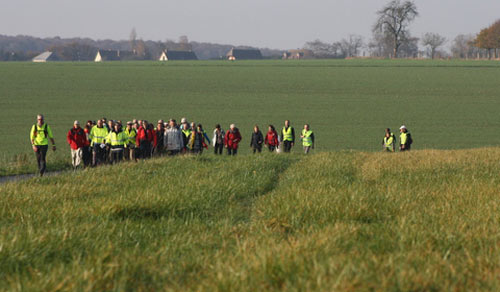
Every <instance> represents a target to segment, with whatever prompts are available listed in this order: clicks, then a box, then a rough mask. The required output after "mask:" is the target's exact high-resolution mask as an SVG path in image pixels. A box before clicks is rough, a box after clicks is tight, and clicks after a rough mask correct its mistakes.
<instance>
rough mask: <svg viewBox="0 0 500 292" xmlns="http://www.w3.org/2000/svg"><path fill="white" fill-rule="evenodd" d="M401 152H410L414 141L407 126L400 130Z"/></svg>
mask: <svg viewBox="0 0 500 292" xmlns="http://www.w3.org/2000/svg"><path fill="white" fill-rule="evenodd" d="M399 132H400V135H399V151H410V150H411V144H413V139H412V138H411V134H410V132H408V129H407V128H406V126H405V125H402V126H401V127H400V128H399Z"/></svg>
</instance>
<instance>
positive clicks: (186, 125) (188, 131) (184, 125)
mask: <svg viewBox="0 0 500 292" xmlns="http://www.w3.org/2000/svg"><path fill="white" fill-rule="evenodd" d="M182 121H183V122H182V124H181V132H182V134H183V137H182V138H183V139H184V148H183V149H182V150H181V152H183V153H186V152H188V150H189V149H188V137H189V135H190V134H191V128H190V126H189V123H188V122H187V120H186V118H182Z"/></svg>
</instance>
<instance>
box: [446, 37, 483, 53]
mask: <svg viewBox="0 0 500 292" xmlns="http://www.w3.org/2000/svg"><path fill="white" fill-rule="evenodd" d="M474 39H475V36H474V35H464V34H460V35H457V36H456V37H455V39H454V40H453V43H452V45H451V53H452V54H453V57H454V58H459V59H469V58H475V57H476V56H477V55H478V54H479V53H480V52H479V49H478V48H476V47H475V46H474Z"/></svg>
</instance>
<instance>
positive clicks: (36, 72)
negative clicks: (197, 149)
mask: <svg viewBox="0 0 500 292" xmlns="http://www.w3.org/2000/svg"><path fill="white" fill-rule="evenodd" d="M499 80H500V62H498V61H408V60H397V61H393V60H331V61H322V60H313V61H281V60H276V61H239V62H227V61H197V62H166V63H160V62H117V63H102V64H95V63H46V64H33V63H0V117H1V120H2V123H1V125H2V126H1V127H0V135H1V137H3V141H2V143H0V161H1V162H0V175H2V174H3V175H5V174H8V173H16V172H34V170H35V169H34V165H33V163H34V158H33V157H32V154H31V153H30V144H29V142H28V131H29V128H30V126H31V125H33V123H34V122H35V116H36V114H37V113H44V114H45V116H46V120H47V122H48V123H49V124H50V125H51V126H52V127H53V129H54V131H55V135H56V142H57V145H58V147H59V150H58V152H56V154H55V155H54V154H49V157H48V159H49V169H56V168H63V167H64V166H65V165H66V166H67V165H68V163H69V147H68V146H67V144H66V142H65V134H66V132H67V131H68V129H69V128H70V127H71V125H72V122H73V120H75V119H78V120H80V121H85V120H88V119H93V120H95V119H98V118H101V117H103V116H105V117H107V118H110V119H121V120H124V121H125V120H130V119H132V118H139V119H148V120H150V121H156V120H158V119H160V118H162V119H168V118H171V117H173V118H177V119H180V118H181V117H184V116H185V117H187V118H188V119H189V120H190V121H196V122H201V123H202V124H203V125H204V126H205V129H206V130H207V132H211V130H212V129H213V126H214V125H215V124H216V123H221V124H222V125H223V126H224V127H225V128H226V129H227V127H228V126H229V124H230V123H233V122H234V123H236V124H237V126H239V128H240V130H241V131H242V133H243V138H244V140H243V142H242V151H241V153H242V154H244V153H248V152H249V151H248V143H249V138H250V133H251V129H252V126H253V125H254V124H258V125H260V126H261V128H266V125H268V124H270V123H272V124H274V125H275V126H279V127H281V126H282V124H283V121H284V120H285V119H290V120H291V121H292V125H293V126H295V128H296V129H297V130H300V129H301V128H302V126H303V124H304V123H310V124H311V127H312V129H313V130H314V131H315V133H316V137H317V150H318V151H324V150H342V149H355V150H362V151H377V150H379V149H380V145H379V144H380V142H381V137H382V134H383V130H384V128H386V127H391V128H392V129H394V131H397V128H398V127H399V126H400V125H401V124H403V123H404V124H406V125H407V126H408V128H409V129H410V131H411V132H412V135H413V138H414V140H415V144H414V145H413V146H414V148H415V149H428V148H433V149H459V148H475V147H484V146H493V145H498V144H500V135H498V134H497V133H500V116H499V114H498V110H499V108H500V82H499ZM295 151H299V149H295Z"/></svg>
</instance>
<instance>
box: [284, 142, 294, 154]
mask: <svg viewBox="0 0 500 292" xmlns="http://www.w3.org/2000/svg"><path fill="white" fill-rule="evenodd" d="M283 145H284V147H285V148H284V149H283V151H284V152H285V153H289V152H290V150H292V141H283Z"/></svg>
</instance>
